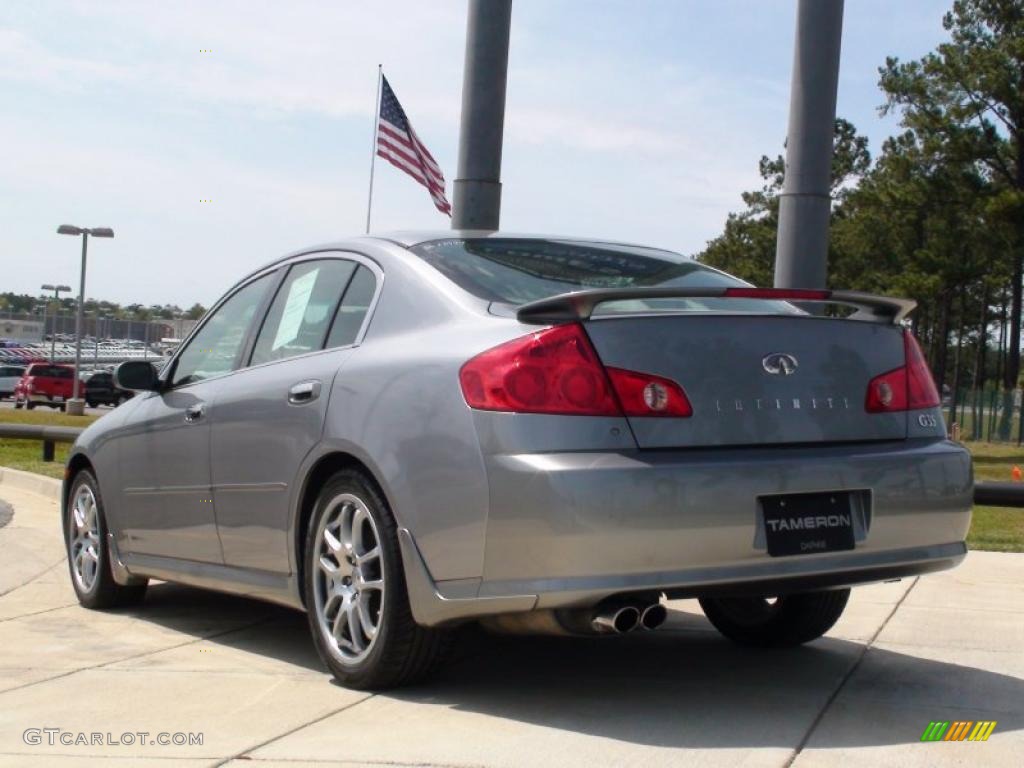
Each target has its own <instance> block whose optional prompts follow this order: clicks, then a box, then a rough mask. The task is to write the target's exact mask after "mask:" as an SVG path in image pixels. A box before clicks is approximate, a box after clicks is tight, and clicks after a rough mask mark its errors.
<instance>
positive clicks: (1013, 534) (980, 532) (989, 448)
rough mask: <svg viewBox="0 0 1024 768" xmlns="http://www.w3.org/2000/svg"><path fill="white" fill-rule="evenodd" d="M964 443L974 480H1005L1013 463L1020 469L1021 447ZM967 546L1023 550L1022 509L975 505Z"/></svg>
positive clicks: (1023, 461)
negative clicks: (968, 453)
mask: <svg viewBox="0 0 1024 768" xmlns="http://www.w3.org/2000/svg"><path fill="white" fill-rule="evenodd" d="M964 445H965V446H966V447H967V449H968V450H969V451H970V452H971V456H972V457H973V459H974V479H975V480H993V481H996V482H1001V483H1009V482H1011V481H1012V480H1013V477H1012V475H1011V474H1010V473H1011V472H1012V471H1013V468H1014V466H1018V467H1020V468H1021V469H1022V470H1024V447H1018V446H1017V445H1014V444H1004V443H975V442H966V443H964ZM1022 487H1024V484H1022ZM967 546H968V547H970V548H971V549H984V550H988V551H990V552H1024V508H1021V509H1017V508H1014V507H975V508H974V514H973V516H972V517H971V530H970V531H969V532H968V533H967Z"/></svg>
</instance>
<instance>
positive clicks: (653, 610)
mask: <svg viewBox="0 0 1024 768" xmlns="http://www.w3.org/2000/svg"><path fill="white" fill-rule="evenodd" d="M667 618H668V610H667V609H666V608H665V606H664V605H662V604H661V603H649V604H647V605H635V604H626V605H622V604H613V605H608V606H605V607H602V608H598V610H597V613H595V614H594V618H593V619H592V620H591V626H592V627H593V628H594V631H595V632H601V633H603V634H608V633H615V634H620V635H621V634H622V633H624V632H632V631H633V630H634V629H657V628H658V627H660V626H661V625H662V624H664V623H665V619H667Z"/></svg>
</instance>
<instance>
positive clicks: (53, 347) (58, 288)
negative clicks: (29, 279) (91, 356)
mask: <svg viewBox="0 0 1024 768" xmlns="http://www.w3.org/2000/svg"><path fill="white" fill-rule="evenodd" d="M39 287H40V288H42V289H43V290H44V291H53V300H54V302H56V303H57V308H56V310H55V311H54V313H53V331H52V332H51V333H50V362H51V363H52V362H53V358H55V357H56V356H57V318H58V317H59V316H60V294H61V292H62V291H63V292H65V293H67V292H68V291H70V290H71V286H70V285H60V284H59V283H58V284H57V285H51V284H50V283H46V284H45V285H41V286H39ZM43 341H44V342H45V341H46V305H45V304H44V305H43Z"/></svg>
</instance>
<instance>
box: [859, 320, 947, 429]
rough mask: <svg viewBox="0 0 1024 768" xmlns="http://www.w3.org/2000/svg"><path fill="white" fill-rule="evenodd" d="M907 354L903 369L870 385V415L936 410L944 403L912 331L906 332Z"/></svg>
mask: <svg viewBox="0 0 1024 768" xmlns="http://www.w3.org/2000/svg"><path fill="white" fill-rule="evenodd" d="M903 354H904V359H905V360H906V363H905V364H904V366H903V367H902V368H897V369H895V370H893V371H889V372H888V373H883V374H882V375H881V376H876V377H875V378H873V379H872V380H871V382H870V383H869V384H868V394H867V398H866V400H865V403H864V407H865V408H866V409H867V411H868V412H869V413H888V412H892V411H916V410H920V409H922V408H935V407H937V406H938V405H939V403H940V402H941V401H940V399H939V390H938V388H937V387H936V386H935V379H933V378H932V372H931V370H929V368H928V363H927V361H926V360H925V359H924V354H922V352H921V347H920V346H919V345H918V343H917V339H915V338H914V335H913V334H912V333H911V332H910V331H908V330H905V331H904V332H903Z"/></svg>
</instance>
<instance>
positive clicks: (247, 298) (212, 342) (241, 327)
mask: <svg viewBox="0 0 1024 768" xmlns="http://www.w3.org/2000/svg"><path fill="white" fill-rule="evenodd" d="M272 276H273V273H270V274H266V275H264V276H263V277H261V278H258V279H256V280H253V281H252V282H251V283H249V284H248V285H246V286H244V287H243V288H240V289H239V290H238V291H236V292H235V293H234V294H233V295H232V296H231V298H229V299H228V300H227V301H225V302H224V303H223V304H221V305H220V306H219V307H218V308H217V310H216V311H215V312H214V313H213V315H212V316H210V317H209V318H208V319H207V321H206V322H205V323H203V326H202V328H200V329H199V331H198V332H197V333H196V335H195V336H193V337H192V338H191V339H190V340H189V342H188V346H187V347H185V349H184V350H183V351H182V353H181V355H180V356H179V357H178V361H177V363H176V364H175V367H174V380H173V381H172V382H171V386H174V387H177V386H181V385H182V384H191V383H193V382H196V381H202V380H203V379H208V378H210V377H211V376H216V375H218V374H221V373H227V372H228V371H231V370H233V369H234V367H235V360H236V359H237V358H238V354H239V352H240V351H241V349H242V345H243V344H244V343H245V337H246V334H247V333H248V331H249V326H250V325H251V324H252V319H253V317H254V316H255V315H256V310H258V309H259V307H260V304H261V302H262V301H263V295H264V294H265V293H266V291H267V288H268V287H269V285H270V281H271V277H272Z"/></svg>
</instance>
